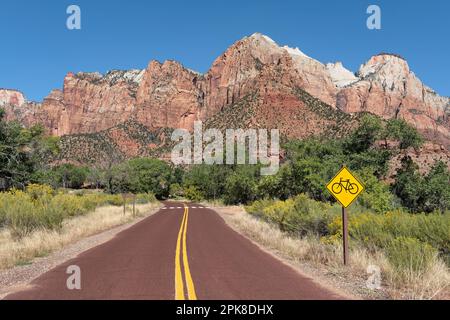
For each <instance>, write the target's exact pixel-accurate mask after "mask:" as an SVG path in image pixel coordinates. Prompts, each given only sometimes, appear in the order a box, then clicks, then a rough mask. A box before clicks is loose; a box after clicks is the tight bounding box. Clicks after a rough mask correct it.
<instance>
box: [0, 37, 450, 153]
mask: <svg viewBox="0 0 450 320" xmlns="http://www.w3.org/2000/svg"><path fill="white" fill-rule="evenodd" d="M297 88H300V89H302V90H304V91H306V92H307V93H309V94H310V95H312V96H314V97H316V98H318V99H319V100H321V101H323V102H325V103H326V104H328V105H330V106H331V107H332V108H335V109H336V110H341V111H343V112H345V113H357V112H360V111H369V112H372V113H374V114H377V115H380V116H382V117H383V118H392V117H401V118H404V119H405V120H406V121H408V122H409V123H411V124H413V125H414V126H415V127H416V128H418V129H419V131H420V132H422V133H423V134H424V135H425V136H426V137H427V138H428V139H430V140H432V141H435V142H438V143H440V144H443V145H444V146H445V147H446V148H449V147H450V120H449V119H450V99H449V98H445V97H440V96H439V95H438V94H437V93H435V92H433V91H432V90H431V89H430V88H428V87H426V86H425V85H423V84H422V82H421V81H420V80H419V79H418V78H417V77H416V76H415V75H414V74H413V73H412V72H411V71H410V69H409V66H408V64H407V62H406V61H405V60H404V59H402V58H400V57H397V56H394V55H388V54H382V55H377V56H374V57H372V58H371V59H370V60H369V61H368V62H367V63H365V64H364V65H362V66H361V68H360V70H359V71H358V72H357V74H356V75H355V74H353V73H351V72H350V71H348V70H346V69H345V68H344V67H343V66H342V64H340V63H337V64H328V65H324V64H322V63H320V62H318V61H316V60H314V59H313V58H310V57H308V56H307V55H305V54H304V53H302V52H301V51H300V50H298V49H292V48H288V47H281V46H279V45H277V44H276V43H275V42H274V41H273V40H271V39H270V38H268V37H266V36H264V35H261V34H254V35H252V36H250V37H245V38H244V39H241V40H239V41H237V42H236V43H234V44H233V45H232V46H231V47H230V48H228V49H227V50H226V51H225V52H224V53H223V54H222V55H221V56H219V57H218V58H217V59H216V60H215V61H214V63H213V65H212V66H211V68H210V70H209V71H208V72H207V73H206V74H199V73H196V72H194V71H191V70H189V69H187V68H185V67H183V66H182V65H181V64H179V63H177V62H174V61H166V62H164V63H159V62H157V61H151V62H150V63H149V65H148V67H147V68H146V69H144V70H130V71H111V72H108V73H107V74H105V75H101V74H99V73H77V74H73V73H68V74H67V75H66V77H65V79H64V84H63V88H62V90H54V91H52V92H51V93H50V94H49V96H48V97H47V98H46V99H44V101H43V102H42V103H31V102H26V100H25V98H24V97H23V95H22V94H21V93H19V92H17V91H11V90H0V106H1V107H4V108H5V109H6V112H7V118H8V119H17V120H20V121H22V122H23V123H24V124H25V125H30V124H33V123H37V122H39V123H43V124H44V126H45V127H46V128H47V129H48V131H49V132H50V133H51V134H54V135H60V136H61V135H67V134H77V133H93V132H98V131H102V130H106V129H108V128H111V127H114V126H116V125H118V124H120V123H123V122H125V121H127V120H129V119H134V120H136V121H137V122H139V123H141V124H143V125H144V126H146V127H148V128H150V129H156V128H165V127H169V128H180V127H181V128H188V129H190V128H192V125H193V122H194V121H195V120H204V121H205V120H207V119H210V118H211V117H213V116H215V115H218V114H220V113H221V112H223V110H225V109H226V108H228V107H229V106H232V105H235V104H236V103H238V102H239V101H241V100H242V99H243V98H245V97H247V96H249V95H251V94H257V96H258V99H257V100H256V101H254V102H253V104H257V105H258V106H259V109H258V110H259V111H258V112H257V113H255V115H254V119H250V120H249V121H252V122H254V123H259V125H264V126H269V127H271V128H275V127H278V126H279V125H280V123H282V122H283V123H285V124H286V125H285V128H291V131H290V132H287V134H288V135H290V136H297V137H303V136H306V135H309V134H314V133H316V132H318V131H319V132H320V131H321V130H322V129H323V128H316V127H317V126H319V127H320V126H322V125H324V123H323V122H321V121H322V120H320V119H318V118H317V119H316V116H315V115H312V114H309V113H308V112H307V111H302V110H306V109H304V104H305V102H304V101H302V99H299V97H298V95H296V94H294V91H295V90H296V89H297ZM243 107H245V106H243ZM299 110H300V111H299ZM297 111H299V112H297ZM308 119H316V120H317V121H316V120H314V121H309V120H308ZM313 127H314V128H313Z"/></svg>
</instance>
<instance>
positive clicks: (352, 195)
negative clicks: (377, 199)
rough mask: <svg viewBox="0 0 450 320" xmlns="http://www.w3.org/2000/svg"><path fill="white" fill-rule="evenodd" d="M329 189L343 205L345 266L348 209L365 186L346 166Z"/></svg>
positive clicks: (347, 261)
mask: <svg viewBox="0 0 450 320" xmlns="http://www.w3.org/2000/svg"><path fill="white" fill-rule="evenodd" d="M327 189H328V191H330V193H331V194H332V195H333V197H334V198H335V199H336V200H337V201H338V202H339V203H340V204H341V205H342V242H343V243H342V246H343V250H344V254H343V256H344V265H347V264H348V263H349V259H348V256H349V252H348V215H347V208H348V207H349V206H350V205H351V204H352V203H353V201H355V199H356V198H357V197H358V196H359V195H360V194H361V192H363V190H364V185H363V184H362V183H361V182H360V181H359V180H358V179H357V178H356V177H355V175H354V174H353V173H351V172H350V170H348V169H347V167H346V166H342V168H341V170H339V172H338V173H337V174H336V175H335V176H334V178H333V179H331V181H330V182H329V183H328V184H327Z"/></svg>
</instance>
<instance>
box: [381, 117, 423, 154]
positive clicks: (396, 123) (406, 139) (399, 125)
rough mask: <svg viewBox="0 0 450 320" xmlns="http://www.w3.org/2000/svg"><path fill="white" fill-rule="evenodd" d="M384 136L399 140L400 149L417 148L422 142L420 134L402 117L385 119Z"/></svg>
mask: <svg viewBox="0 0 450 320" xmlns="http://www.w3.org/2000/svg"><path fill="white" fill-rule="evenodd" d="M385 138H386V139H394V140H397V141H399V143H400V149H402V150H404V149H408V148H410V147H413V148H414V149H417V148H419V147H420V146H421V145H422V143H423V138H422V136H421V135H420V134H419V133H418V132H417V130H416V129H415V128H414V127H412V126H411V125H409V124H408V123H407V122H406V121H405V120H403V119H390V120H388V121H387V125H386V133H385Z"/></svg>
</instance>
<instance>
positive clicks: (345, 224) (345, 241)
mask: <svg viewBox="0 0 450 320" xmlns="http://www.w3.org/2000/svg"><path fill="white" fill-rule="evenodd" d="M342 241H343V249H344V265H345V266H346V265H347V263H348V216H347V209H346V208H345V207H342Z"/></svg>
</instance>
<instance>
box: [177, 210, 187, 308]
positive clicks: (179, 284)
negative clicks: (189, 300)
mask: <svg viewBox="0 0 450 320" xmlns="http://www.w3.org/2000/svg"><path fill="white" fill-rule="evenodd" d="M185 220H186V210H185V211H184V214H183V219H182V221H181V226H180V231H178V238H177V247H176V249H175V300H184V284H183V276H182V274H181V264H180V253H181V250H180V248H181V239H182V234H183V226H184V221H185Z"/></svg>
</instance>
